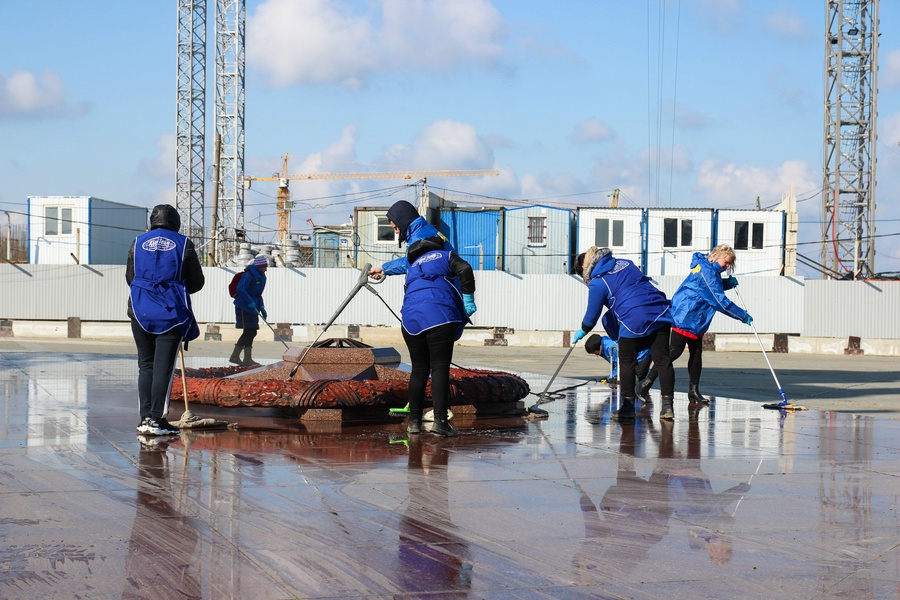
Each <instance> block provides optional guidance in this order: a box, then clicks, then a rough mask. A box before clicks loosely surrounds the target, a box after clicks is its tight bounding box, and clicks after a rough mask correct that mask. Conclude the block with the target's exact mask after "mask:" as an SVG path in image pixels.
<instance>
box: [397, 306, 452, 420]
mask: <svg viewBox="0 0 900 600" xmlns="http://www.w3.org/2000/svg"><path fill="white" fill-rule="evenodd" d="M458 327H459V324H458V323H446V324H444V325H439V326H437V327H432V328H431V329H426V330H425V331H423V332H422V333H420V334H418V335H412V334H410V333H409V332H408V331H406V329H403V339H404V341H406V347H407V348H408V349H409V358H410V361H411V362H412V372H411V374H410V376H409V414H410V416H411V417H419V416H421V415H422V408H423V406H424V404H425V389H426V386H427V385H428V376H429V374H430V375H431V401H432V403H433V404H434V419H435V421H438V420H443V421H446V420H447V409H448V408H449V407H450V362H451V361H452V360H453V344H454V343H455V342H456V330H457V328H458Z"/></svg>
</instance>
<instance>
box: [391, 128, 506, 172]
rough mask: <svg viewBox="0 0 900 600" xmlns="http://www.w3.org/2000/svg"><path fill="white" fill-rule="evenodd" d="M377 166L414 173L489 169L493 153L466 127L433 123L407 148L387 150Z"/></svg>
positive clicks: (482, 140)
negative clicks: (397, 167) (403, 169)
mask: <svg viewBox="0 0 900 600" xmlns="http://www.w3.org/2000/svg"><path fill="white" fill-rule="evenodd" d="M379 162H383V163H389V164H396V165H399V166H403V165H407V166H409V167H411V168H418V169H490V168H492V167H493V166H494V152H493V150H492V149H491V147H490V146H489V145H488V143H487V142H486V141H485V140H484V139H483V138H481V137H480V136H479V135H478V132H477V131H476V130H475V127H474V126H472V125H470V124H468V123H459V122H456V121H450V120H438V121H434V122H433V123H431V124H430V125H428V126H427V127H425V129H423V130H422V131H421V132H420V133H419V134H418V135H417V136H416V138H415V139H414V140H413V141H412V143H411V144H410V145H408V146H407V145H402V144H398V145H394V146H391V147H390V148H388V149H387V150H386V151H385V153H384V156H383V157H382V158H380V159H379Z"/></svg>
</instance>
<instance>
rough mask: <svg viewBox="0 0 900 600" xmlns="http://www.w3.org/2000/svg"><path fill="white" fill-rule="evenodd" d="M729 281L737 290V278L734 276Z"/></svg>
mask: <svg viewBox="0 0 900 600" xmlns="http://www.w3.org/2000/svg"><path fill="white" fill-rule="evenodd" d="M729 281H731V287H733V288H736V287H737V286H738V281H737V277H735V276H734V275H732V276H731V277H729Z"/></svg>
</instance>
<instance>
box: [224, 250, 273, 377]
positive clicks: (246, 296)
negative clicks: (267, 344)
mask: <svg viewBox="0 0 900 600" xmlns="http://www.w3.org/2000/svg"><path fill="white" fill-rule="evenodd" d="M268 268H269V261H268V260H267V259H266V257H265V256H263V255H262V254H257V255H256V258H254V259H253V262H252V263H250V264H249V265H247V268H246V269H245V270H244V274H243V275H242V276H241V280H240V281H239V282H238V285H237V295H235V297H234V326H235V327H237V328H238V329H241V330H243V331H242V333H241V337H239V338H238V341H237V343H236V344H235V345H234V350H233V351H232V352H231V357H229V359H228V361H229V362H232V363H234V364H236V365H244V366H245V367H258V366H259V363H258V362H256V361H255V360H253V339H254V338H255V337H256V334H257V332H258V331H259V317H260V315H262V318H263V319H268V318H269V315H268V314H266V305H265V303H264V302H263V291H265V289H266V270H267V269H268ZM241 351H243V352H244V358H243V359H241Z"/></svg>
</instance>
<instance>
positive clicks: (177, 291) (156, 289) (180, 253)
mask: <svg viewBox="0 0 900 600" xmlns="http://www.w3.org/2000/svg"><path fill="white" fill-rule="evenodd" d="M186 246H187V238H186V237H185V236H183V235H181V234H180V233H177V232H174V231H171V230H169V229H152V230H150V231H148V232H147V233H144V234H141V235H139V236H138V238H137V240H135V243H134V279H133V280H132V282H131V310H132V311H133V312H134V318H135V320H136V321H137V322H138V324H139V325H140V326H141V328H142V329H143V330H144V331H146V332H147V333H153V334H160V333H166V332H167V331H171V330H172V329H176V328H177V329H178V330H179V331H180V332H181V335H182V337H183V338H184V339H185V341H190V340H193V339H195V338H197V337H199V335H200V329H199V328H198V327H197V322H196V321H195V320H194V314H193V312H192V311H191V296H190V294H188V291H187V288H186V287H185V285H184V282H183V281H182V280H181V266H182V264H183V263H184V251H185V247H186Z"/></svg>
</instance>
